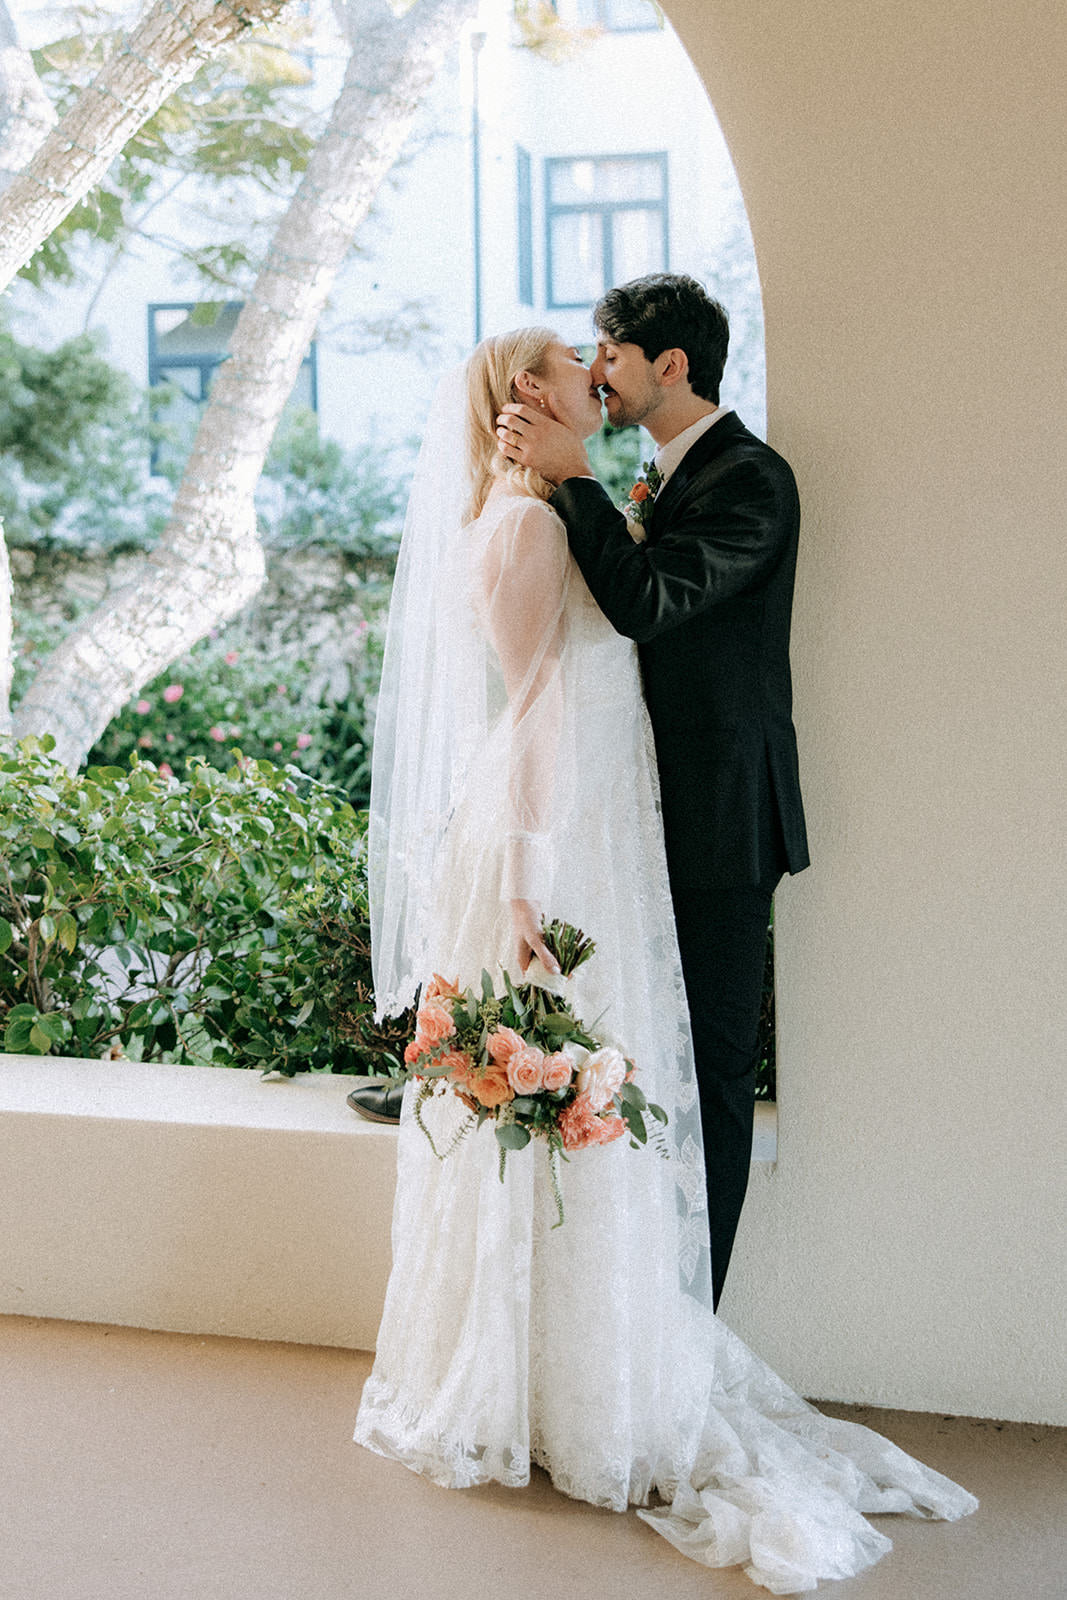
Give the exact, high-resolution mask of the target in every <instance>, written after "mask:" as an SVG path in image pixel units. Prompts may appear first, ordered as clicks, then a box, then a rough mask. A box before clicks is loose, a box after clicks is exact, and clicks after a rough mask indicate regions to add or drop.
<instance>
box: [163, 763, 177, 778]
mask: <svg viewBox="0 0 1067 1600" xmlns="http://www.w3.org/2000/svg"><path fill="white" fill-rule="evenodd" d="M159 776H160V777H161V778H173V776H174V768H173V767H172V766H171V765H170V763H169V762H168V761H161V762H160V763H159Z"/></svg>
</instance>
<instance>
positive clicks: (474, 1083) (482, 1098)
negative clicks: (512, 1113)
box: [466, 1064, 515, 1109]
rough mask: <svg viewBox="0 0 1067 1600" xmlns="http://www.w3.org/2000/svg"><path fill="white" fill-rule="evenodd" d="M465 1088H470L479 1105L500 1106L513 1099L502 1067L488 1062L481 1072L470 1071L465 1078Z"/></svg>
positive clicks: (512, 1093)
mask: <svg viewBox="0 0 1067 1600" xmlns="http://www.w3.org/2000/svg"><path fill="white" fill-rule="evenodd" d="M466 1088H467V1089H469V1090H470V1092H471V1094H472V1095H473V1096H474V1098H475V1099H476V1100H477V1101H478V1102H479V1104H480V1105H483V1106H488V1107H489V1108H490V1109H492V1107H493V1106H502V1105H505V1104H506V1103H507V1101H509V1100H514V1098H515V1091H514V1090H513V1089H512V1087H511V1084H510V1083H509V1082H508V1075H507V1072H506V1070H505V1069H504V1068H503V1067H499V1066H495V1065H493V1064H490V1065H489V1066H488V1067H485V1068H483V1070H482V1071H481V1072H477V1071H474V1072H471V1074H470V1075H469V1077H468V1078H467V1082H466Z"/></svg>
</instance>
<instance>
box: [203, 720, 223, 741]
mask: <svg viewBox="0 0 1067 1600" xmlns="http://www.w3.org/2000/svg"><path fill="white" fill-rule="evenodd" d="M207 731H208V737H209V738H211V739H214V741H215V743H216V744H221V743H222V741H223V739H225V737H226V730H225V728H220V727H219V725H218V723H217V722H216V723H214V724H213V725H212V726H211V727H210V728H209V729H208V730H207Z"/></svg>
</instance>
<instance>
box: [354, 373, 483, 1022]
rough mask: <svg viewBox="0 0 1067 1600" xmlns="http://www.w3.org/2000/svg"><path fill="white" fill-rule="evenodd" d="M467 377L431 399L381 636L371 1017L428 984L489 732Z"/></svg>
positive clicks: (456, 376)
mask: <svg viewBox="0 0 1067 1600" xmlns="http://www.w3.org/2000/svg"><path fill="white" fill-rule="evenodd" d="M466 374H467V368H466V363H464V364H463V365H462V366H460V367H457V368H455V369H454V370H452V371H451V372H449V373H447V374H446V375H445V376H444V377H443V378H442V380H441V382H440V384H439V385H438V389H437V393H436V395H435V397H434V402H433V405H432V407H431V410H430V416H429V420H428V422H427V425H426V431H425V433H424V435H423V442H422V448H421V450H420V451H419V457H418V461H417V463H416V466H415V471H414V474H413V477H412V482H411V491H410V495H409V498H408V508H407V514H406V516H405V520H404V532H403V537H402V539H401V545H400V555H399V558H398V561H397V568H396V578H395V580H394V583H393V593H392V599H391V601H390V606H389V620H388V624H387V628H386V638H385V656H384V661H383V665H382V679H381V687H380V689H379V694H378V710H377V718H376V722H375V730H374V748H373V755H372V765H371V797H370V825H369V834H368V878H369V887H370V914H371V949H372V961H373V972H374V991H375V1007H376V1013H377V1015H378V1017H379V1018H381V1017H383V1016H394V1015H396V1014H397V1013H398V1012H401V1011H403V1010H404V1009H405V1008H406V1007H407V1006H409V1005H410V1004H411V1003H412V1001H413V1000H414V998H415V993H416V990H417V988H418V985H419V984H420V983H421V982H422V981H423V980H424V978H426V977H427V976H428V973H427V970H426V961H427V959H428V941H429V915H430V903H429V902H430V896H429V893H428V888H429V884H430V882H431V880H432V877H433V874H434V869H435V864H436V861H437V857H438V852H439V849H440V845H441V840H442V837H443V835H444V831H445V827H446V825H447V822H448V816H449V812H450V809H451V797H452V795H453V794H454V792H455V789H456V786H457V783H458V782H460V781H461V779H462V775H463V773H464V772H465V770H466V766H467V763H468V761H469V759H470V757H471V754H472V753H473V752H475V751H477V750H478V749H480V748H481V747H482V746H483V745H484V742H485V735H486V716H487V712H486V698H485V648H484V644H483V643H482V642H481V641H480V640H479V638H478V635H477V631H476V629H475V626H474V620H473V612H472V610H471V607H470V605H469V604H465V603H464V601H465V598H466V594H467V588H468V585H467V583H466V582H465V574H464V572H463V570H462V562H461V554H462V552H461V550H460V549H459V535H460V532H461V529H462V526H463V521H464V513H465V510H466V503H467V498H468V493H469V483H468V476H467V469H466V440H465V426H464V418H465V405H464V401H465V395H466ZM457 586H458V592H457Z"/></svg>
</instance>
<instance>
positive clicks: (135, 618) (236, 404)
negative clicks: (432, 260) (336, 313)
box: [15, 0, 476, 767]
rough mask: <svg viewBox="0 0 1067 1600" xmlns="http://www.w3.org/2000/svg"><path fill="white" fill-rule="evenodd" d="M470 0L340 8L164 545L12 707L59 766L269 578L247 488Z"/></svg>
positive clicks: (20, 729) (76, 759) (74, 760)
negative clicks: (344, 43) (340, 46)
mask: <svg viewBox="0 0 1067 1600" xmlns="http://www.w3.org/2000/svg"><path fill="white" fill-rule="evenodd" d="M475 7H476V0H417V3H416V4H415V5H414V6H412V7H411V9H410V10H409V11H407V12H406V13H405V14H404V16H403V17H400V18H398V17H397V16H395V15H394V13H393V12H392V11H391V10H390V9H389V8H388V6H386V5H385V3H384V0H361V3H360V4H358V5H355V4H350V5H349V6H348V8H347V11H348V15H349V17H350V19H351V20H352V22H353V24H355V25H357V26H358V28H359V36H358V40H357V41H355V46H356V47H355V48H354V49H353V52H352V56H351V58H350V61H349V65H348V70H347V72H346V74H345V80H344V84H343V86H342V89H341V92H340V95H339V96H338V99H337V101H336V103H335V105H334V108H333V112H332V114H331V117H330V122H329V125H328V127H327V129H326V132H325V134H324V135H323V137H322V139H321V140H320V142H319V144H318V145H317V146H316V148H315V150H314V152H313V154H312V157H311V160H310V162H309V164H308V167H307V171H306V172H305V174H304V177H303V179H302V180H301V183H300V186H299V188H298V189H297V192H296V194H295V196H294V198H293V200H292V202H291V204H290V206H289V208H288V210H287V212H286V214H285V216H284V217H283V218H282V221H281V223H280V224H279V227H278V230H277V232H276V234H275V236H274V240H273V242H272V244H271V248H270V251H269V253H268V258H267V263H266V265H265V267H264V268H263V270H262V272H261V273H260V275H259V277H258V279H257V281H256V285H255V288H254V290H253V291H252V294H251V295H250V297H249V299H248V301H247V302H246V304H245V307H244V309H243V311H242V312H241V315H240V317H239V319H238V322H237V327H236V329H235V330H234V335H233V339H232V340H231V344H230V354H229V357H228V359H227V360H226V361H225V362H224V363H223V364H222V366H221V367H220V369H219V372H218V375H217V377H216V379H215V382H214V384H213V386H212V391H211V399H210V401H209V403H208V406H207V408H206V410H205V412H204V415H203V417H202V418H201V422H200V426H199V428H198V430H197V434H196V439H195V441H194V444H193V449H192V453H191V455H190V458H189V463H188V466H187V467H186V470H185V474H184V477H183V479H182V482H181V485H180V486H179V489H178V493H177V496H176V498H175V503H174V509H173V512H172V514H171V518H170V521H169V523H168V525H167V528H166V530H165V532H164V534H163V537H162V539H161V541H160V544H159V546H158V547H157V549H156V550H155V551H153V552H152V554H151V555H150V556H148V557H146V559H145V561H144V563H143V565H142V566H141V567H140V568H139V570H138V571H137V572H136V573H135V574H134V575H133V577H132V578H131V580H130V582H129V583H128V584H126V585H125V586H124V587H123V588H122V589H121V590H119V591H117V592H115V593H113V594H112V595H110V596H109V597H108V599H107V600H106V601H105V602H104V603H103V604H102V605H101V606H100V607H99V608H98V609H97V610H96V611H95V612H94V613H93V614H92V615H91V616H89V617H87V618H85V619H84V620H83V621H82V622H81V623H80V624H79V626H78V627H77V628H76V629H75V630H74V631H73V632H72V633H71V634H69V635H68V637H67V638H66V639H65V640H64V641H63V643H62V644H61V645H60V646H59V647H58V649H57V650H56V651H55V652H54V654H53V655H52V656H51V657H49V659H48V660H47V661H46V662H45V663H44V665H43V667H42V668H41V670H40V672H39V673H38V675H37V678H36V679H35V681H34V683H33V684H32V685H31V687H30V690H29V692H28V693H27V695H26V697H25V699H24V700H23V701H22V703H21V704H20V705H19V707H18V709H17V711H16V714H15V729H16V732H17V733H18V735H19V737H24V736H25V735H26V734H28V733H38V734H40V733H46V732H48V733H51V734H53V735H54V737H55V739H56V755H57V756H58V757H59V759H60V760H62V761H64V762H65V763H66V764H67V765H68V766H71V767H73V766H76V765H78V764H79V763H80V762H81V761H83V760H84V759H85V756H86V754H87V752H88V751H89V749H90V748H91V747H92V745H93V743H94V742H95V740H96V739H97V738H98V737H99V736H100V734H101V733H102V732H103V730H104V729H105V728H106V727H107V724H108V723H109V722H110V720H111V718H112V717H113V716H114V715H115V714H116V712H117V711H119V710H120V709H121V707H122V706H123V705H125V703H126V701H127V700H128V699H129V698H130V696H131V695H133V694H134V693H136V691H137V690H138V689H139V688H140V687H141V686H142V685H143V684H144V683H146V682H147V681H148V680H149V679H151V678H153V677H154V676H155V675H156V674H157V673H159V672H161V671H162V670H163V669H164V667H166V666H168V665H169V664H170V662H172V661H173V660H175V658H176V657H177V656H179V655H181V654H182V653H183V652H184V651H185V650H187V649H189V648H190V646H191V645H193V644H194V643H195V642H196V641H197V640H198V639H200V638H203V636H204V635H205V634H206V633H207V632H208V630H209V629H210V628H212V627H213V626H215V625H217V624H218V623H220V622H223V621H226V620H227V619H228V618H230V617H232V616H234V615H235V614H236V613H237V612H238V611H239V610H240V609H241V608H242V607H243V606H244V605H245V604H247V602H248V601H249V599H251V597H252V595H253V594H254V593H255V591H256V590H257V589H258V587H259V585H260V583H261V582H262V577H263V568H264V563H263V552H262V547H261V545H260V542H259V537H258V532H257V528H256V520H255V510H254V505H253V498H252V497H253V493H254V490H255V486H256V482H257V480H258V478H259V474H260V472H261V470H262V467H263V462H264V459H265V457H266V454H267V450H268V447H269V445H270V441H271V438H272V436H273V434H274V431H275V428H276V426H277V423H278V418H279V416H280V415H281V411H282V408H283V406H284V404H285V401H286V398H287V397H288V395H289V392H290V390H291V389H292V387H293V383H294V382H295V380H296V375H297V371H298V369H299V366H300V363H301V361H302V360H303V358H304V354H305V352H306V350H307V347H308V344H309V342H310V340H311V338H312V336H313V334H314V332H315V327H316V324H317V322H318V319H319V315H320V313H321V311H322V309H323V306H324V304H325V302H326V297H327V295H328V293H329V291H330V288H331V286H332V285H333V282H334V279H335V278H336V275H337V272H338V269H339V268H340V266H341V263H342V262H343V260H344V258H345V256H346V254H347V252H348V249H349V247H350V245H351V242H352V235H353V232H354V231H355V229H356V227H357V226H358V224H359V223H360V222H361V221H362V219H363V218H364V217H365V216H366V214H367V211H368V210H369V209H370V205H371V202H372V201H373V199H374V195H375V193H376V191H377V189H378V187H379V185H380V184H381V181H382V179H383V178H384V176H385V174H386V173H387V172H388V170H389V168H390V167H391V165H392V164H393V162H394V161H395V159H396V157H397V155H398V154H399V152H400V150H401V148H402V146H403V144H404V141H405V139H406V138H407V135H408V132H409V130H410V127H411V124H412V121H413V120H414V116H415V113H416V111H417V109H418V105H419V101H420V100H421V98H422V96H423V94H424V93H425V91H426V89H427V88H428V87H429V84H430V82H431V81H432V78H433V76H434V73H435V72H436V71H437V70H438V68H439V67H440V65H441V63H442V61H443V59H444V56H445V54H446V52H447V49H448V47H449V45H450V43H451V42H452V41H453V40H454V39H455V37H456V33H457V30H458V28H459V25H460V24H461V23H462V22H463V21H464V20H465V19H466V18H467V17H468V16H470V15H472V14H473V12H474V10H475Z"/></svg>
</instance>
